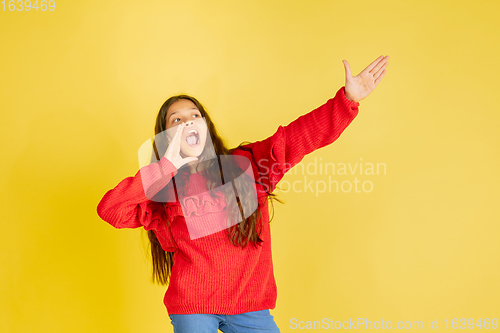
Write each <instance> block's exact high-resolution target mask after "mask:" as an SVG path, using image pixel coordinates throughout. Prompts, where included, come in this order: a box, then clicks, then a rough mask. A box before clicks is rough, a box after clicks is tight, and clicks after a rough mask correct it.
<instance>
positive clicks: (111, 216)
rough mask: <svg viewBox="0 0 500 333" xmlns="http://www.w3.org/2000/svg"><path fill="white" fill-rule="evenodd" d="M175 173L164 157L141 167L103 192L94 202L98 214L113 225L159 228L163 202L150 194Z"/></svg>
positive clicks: (174, 169) (117, 226)
mask: <svg viewBox="0 0 500 333" xmlns="http://www.w3.org/2000/svg"><path fill="white" fill-rule="evenodd" d="M175 174H177V169H176V168H175V166H174V165H173V164H172V163H171V162H170V161H169V160H168V159H167V158H166V157H162V158H161V159H160V161H159V162H158V163H151V164H149V165H147V166H145V167H142V168H141V169H140V170H139V171H137V173H136V175H135V176H134V177H127V178H125V179H123V180H122V181H121V182H120V183H119V184H118V185H117V186H116V187H115V188H113V189H111V190H109V191H108V192H107V193H106V194H105V195H104V197H103V198H102V199H101V201H100V202H99V204H98V206H97V214H98V215H99V217H100V218H101V219H103V220H104V221H106V222H108V223H109V224H111V225H112V226H114V227H115V228H139V227H141V226H143V227H144V229H145V230H151V229H158V225H159V223H160V222H161V220H162V218H163V216H164V214H163V204H162V203H160V202H154V201H151V200H150V199H149V198H152V197H153V196H154V195H155V194H156V193H157V192H159V191H160V190H161V189H162V188H163V187H165V186H166V185H167V184H168V183H169V182H170V180H171V179H172V177H174V176H175ZM146 194H147V195H146Z"/></svg>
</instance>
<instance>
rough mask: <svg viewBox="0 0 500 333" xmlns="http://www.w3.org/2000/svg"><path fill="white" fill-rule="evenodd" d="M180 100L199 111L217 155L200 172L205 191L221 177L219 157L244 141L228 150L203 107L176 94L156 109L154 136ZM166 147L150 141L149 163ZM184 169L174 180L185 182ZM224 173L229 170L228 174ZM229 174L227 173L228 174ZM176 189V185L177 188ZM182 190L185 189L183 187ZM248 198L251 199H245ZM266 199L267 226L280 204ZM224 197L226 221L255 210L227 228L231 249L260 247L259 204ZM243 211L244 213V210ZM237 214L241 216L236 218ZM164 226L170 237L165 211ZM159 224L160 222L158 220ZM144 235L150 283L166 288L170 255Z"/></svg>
mask: <svg viewBox="0 0 500 333" xmlns="http://www.w3.org/2000/svg"><path fill="white" fill-rule="evenodd" d="M180 99H187V100H190V101H191V102H193V103H194V104H195V105H196V107H197V108H198V110H199V111H200V113H201V115H202V117H204V118H205V121H206V124H207V127H208V133H209V134H210V138H211V140H212V144H213V146H214V149H215V154H216V155H217V157H218V158H217V159H211V160H210V161H206V162H204V163H205V165H206V167H205V168H204V169H203V174H204V175H205V176H206V178H207V179H208V187H209V189H210V188H211V187H213V186H215V183H216V180H217V179H218V178H220V175H221V174H222V169H221V163H220V157H221V156H223V155H231V153H232V152H233V151H234V150H236V149H239V148H240V147H242V146H243V145H245V144H246V143H247V142H243V143H241V144H240V145H239V146H238V147H236V148H233V149H229V148H228V147H227V146H226V143H225V142H224V140H223V139H222V137H221V136H220V135H219V133H218V131H217V129H216V128H215V125H214V123H213V122H212V119H211V118H210V116H209V114H208V113H207V111H206V110H205V108H204V107H203V105H202V104H201V103H200V102H199V101H198V100H197V99H196V98H194V97H192V96H189V95H186V94H180V95H175V96H172V97H170V98H169V99H167V100H166V101H165V103H163V105H162V106H161V108H160V111H159V112H158V115H157V117H156V124H155V135H157V134H160V133H162V132H164V131H166V129H167V121H166V116H167V112H168V109H169V107H170V106H171V105H172V104H173V103H175V102H177V101H178V100H180ZM155 138H161V136H156V137H155ZM167 146H168V145H166V144H165V143H164V142H163V143H162V144H157V143H156V142H153V148H154V151H153V156H151V160H152V161H158V160H159V159H160V157H161V156H163V155H164V154H165V152H166V148H167ZM205 151H206V150H204V152H203V153H202V154H201V156H200V157H199V161H204V153H205ZM187 169H188V168H182V167H181V168H180V169H179V170H178V174H177V175H176V180H177V181H179V180H181V181H182V180H184V181H185V180H186V179H187V178H188V176H189V173H190V172H189V171H188V170H187ZM228 170H230V171H229V172H228ZM239 171H241V169H239V167H238V166H237V165H234V164H233V165H232V167H230V168H229V169H227V168H226V169H225V170H224V175H223V177H224V178H226V179H227V178H230V179H235V178H236V177H237V176H238V174H241V172H239ZM228 173H229V174H228ZM233 183H235V184H233V187H234V186H235V187H236V188H235V190H237V191H238V192H236V193H245V192H246V193H248V192H250V191H252V188H251V187H250V186H249V184H248V183H247V182H233ZM177 188H179V186H177ZM182 188H185V187H184V186H183V187H182ZM249 197H252V196H249ZM267 197H268V200H269V201H270V203H271V207H272V215H271V218H270V220H269V223H270V222H271V220H272V219H273V217H274V206H273V200H276V201H278V202H280V203H283V202H282V201H281V200H280V199H278V198H277V196H276V195H275V194H273V193H267ZM225 198H232V199H229V201H228V202H227V203H226V207H227V210H228V220H229V219H230V218H236V217H237V216H245V215H244V214H243V212H244V211H249V210H248V208H249V205H252V204H254V206H253V207H257V209H256V210H255V211H254V212H253V213H252V214H251V215H250V216H249V217H248V218H246V219H243V221H241V222H240V223H238V224H236V225H233V226H232V227H228V228H227V233H228V238H229V240H230V241H231V243H232V244H233V245H235V246H241V247H242V248H244V247H246V246H247V245H248V244H249V243H251V244H253V245H254V246H257V245H261V243H262V242H263V241H262V239H261V238H260V237H259V236H260V233H261V232H262V212H261V209H260V204H259V203H258V202H257V203H252V202H249V201H248V200H239V198H238V197H234V196H228V195H226V196H225ZM245 208H247V210H245ZM240 214H241V215H240ZM165 216H166V219H165V221H164V222H165V223H166V225H167V228H168V229H167V232H169V233H170V234H171V231H170V224H171V222H172V221H171V220H170V217H169V216H167V213H166V210H165ZM162 222H163V221H162ZM147 236H148V239H149V245H150V246H149V247H150V252H151V259H152V264H153V271H152V280H153V282H157V283H158V284H160V285H167V284H168V282H169V278H170V274H171V272H172V266H173V252H165V250H164V249H163V248H162V246H161V244H160V242H159V240H158V238H157V237H156V234H155V232H154V231H153V230H148V231H147Z"/></svg>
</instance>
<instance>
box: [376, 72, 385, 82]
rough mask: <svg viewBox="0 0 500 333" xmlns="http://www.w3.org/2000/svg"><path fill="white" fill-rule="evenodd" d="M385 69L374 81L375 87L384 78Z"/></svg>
mask: <svg viewBox="0 0 500 333" xmlns="http://www.w3.org/2000/svg"><path fill="white" fill-rule="evenodd" d="M385 73H386V71H385V69H384V70H383V71H382V74H380V76H379V77H378V78H377V79H376V80H375V85H377V84H379V82H380V81H381V80H382V79H383V78H384V76H385Z"/></svg>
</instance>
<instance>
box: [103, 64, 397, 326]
mask: <svg viewBox="0 0 500 333" xmlns="http://www.w3.org/2000/svg"><path fill="white" fill-rule="evenodd" d="M388 59H389V57H388V56H386V57H382V56H380V57H379V58H377V59H376V60H375V61H373V62H372V63H371V64H370V65H369V66H368V67H366V68H365V69H364V70H363V71H362V72H361V73H360V74H359V75H357V76H355V77H353V76H352V75H351V70H350V66H349V63H348V62H347V61H343V63H344V67H345V72H346V84H345V86H344V87H341V88H340V89H339V90H338V91H337V93H336V95H335V97H334V98H332V99H329V100H328V101H327V102H326V103H325V104H324V105H322V106H320V107H318V108H317V109H315V110H313V111H311V112H309V113H307V114H305V115H303V116H301V117H299V118H298V119H296V120H295V121H293V122H291V123H290V124H289V125H287V126H284V127H283V126H279V127H278V130H277V131H276V133H275V134H273V135H272V136H270V137H269V138H267V139H265V140H263V141H258V142H254V143H247V144H240V145H239V146H238V147H236V148H234V149H228V148H227V147H226V146H225V144H224V142H223V141H222V139H221V138H220V136H219V134H218V133H217V130H216V128H215V126H214V124H213V122H212V120H211V119H210V116H209V115H208V113H207V112H206V110H205V108H204V107H203V106H202V104H201V103H200V102H198V100H196V99H195V98H194V97H191V96H188V95H177V96H173V97H171V98H169V99H168V100H167V101H166V102H165V103H164V104H163V105H162V107H161V108H160V111H159V113H158V116H157V119H156V125H155V134H156V136H155V140H154V143H153V148H154V151H153V154H152V157H151V159H152V162H156V163H151V164H149V165H147V166H144V167H141V168H140V170H139V171H138V172H137V173H136V175H135V176H134V177H127V178H125V179H124V180H122V181H121V182H120V183H119V184H118V185H117V186H116V187H115V188H113V189H111V190H109V191H108V192H107V193H106V194H105V195H104V197H103V198H102V200H101V201H100V203H99V205H98V207H97V213H98V214H99V216H100V217H101V218H102V219H103V220H104V221H106V222H108V223H110V224H111V225H113V226H114V227H116V228H138V227H143V228H144V229H145V230H147V233H148V238H149V240H150V243H151V255H152V262H153V282H155V281H156V282H158V283H160V284H163V285H168V288H167V291H166V293H165V298H164V303H165V306H166V309H167V312H168V315H169V317H170V319H171V323H172V325H173V327H174V331H175V332H176V333H184V332H197V333H202V332H211V333H216V332H217V331H218V329H220V330H221V331H222V332H225V333H226V332H279V329H278V327H277V325H276V323H275V322H274V318H273V316H272V315H271V314H270V312H269V309H274V308H275V305H276V298H277V287H276V282H275V279H274V273H273V263H272V256H271V237H270V226H269V222H270V219H269V210H268V202H271V205H272V201H273V199H276V198H275V195H274V194H273V191H274V189H275V188H276V185H277V183H278V182H279V181H280V179H281V178H282V177H283V176H284V174H285V173H286V172H287V171H288V170H289V169H290V168H292V167H293V166H294V165H296V164H297V163H299V162H300V161H301V160H302V159H303V157H304V156H305V155H306V154H309V153H311V152H313V151H314V150H316V149H319V148H321V147H324V146H327V145H329V144H331V143H332V142H334V141H335V140H336V139H337V138H338V137H339V136H340V134H341V133H342V132H343V131H344V130H345V128H346V127H347V126H348V125H349V124H350V123H351V122H352V120H353V119H354V118H355V117H356V116H357V114H358V106H359V101H361V100H362V99H364V98H366V97H367V96H368V95H369V94H370V93H371V92H372V91H373V90H374V89H375V87H376V86H377V85H378V84H379V83H380V81H381V80H382V78H383V77H384V76H385V73H386V69H385V68H386V66H387V65H388ZM276 200H277V199H276ZM278 201H279V200H278Z"/></svg>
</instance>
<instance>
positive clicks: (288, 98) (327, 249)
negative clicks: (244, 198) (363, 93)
mask: <svg viewBox="0 0 500 333" xmlns="http://www.w3.org/2000/svg"><path fill="white" fill-rule="evenodd" d="M499 12H500V2H498V1H495V0H491V1H484V0H483V1H476V2H464V1H384V2H374V1H261V0H259V1H246V2H238V1H150V2H140V1H129V0H122V1H80V2H76V1H73V2H70V1H60V0H56V10H55V11H53V12H48V11H47V12H41V11H38V12H35V11H33V10H31V11H30V12H10V11H9V10H8V8H7V10H6V11H3V10H2V11H1V12H0V28H1V29H0V31H1V32H0V36H1V49H2V51H1V61H0V75H1V77H2V79H1V80H0V87H1V89H0V100H1V105H2V121H1V125H0V126H1V131H0V137H1V140H2V141H1V142H2V144H1V147H2V153H1V155H2V163H1V174H2V177H1V179H0V183H1V198H0V201H1V203H2V221H3V223H2V230H1V233H0V253H1V261H0V265H1V274H0V323H1V324H0V330H1V331H2V332H12V333H13V332H51V333H55V332H106V333H109V332H130V333H132V332H172V331H173V330H172V326H171V324H170V320H169V318H168V316H167V313H166V309H165V308H164V305H163V295H164V291H165V287H162V286H157V285H153V284H152V283H151V282H150V280H149V277H150V263H149V261H148V259H147V252H146V241H145V234H144V232H143V231H140V230H139V229H138V230H130V229H127V230H117V229H114V228H113V227H111V226H110V225H108V224H107V223H106V222H104V221H102V220H101V219H100V218H99V217H98V216H97V214H96V206H97V204H98V202H99V201H100V199H101V198H102V196H103V195H104V194H105V192H106V191H107V190H109V189H111V188H113V187H114V186H116V185H117V184H118V182H119V181H120V180H122V179H124V178H125V177H128V176H132V175H134V174H135V173H136V171H137V169H138V160H137V151H138V149H139V147H140V145H141V144H142V143H143V142H144V141H146V140H147V139H148V138H150V137H152V135H153V126H154V120H155V117H156V114H157V112H158V109H159V107H160V106H161V104H162V103H163V102H164V101H165V100H166V99H167V98H168V97H170V96H171V95H173V94H177V93H188V94H191V95H194V96H195V97H197V98H198V99H199V100H200V101H201V102H202V103H203V104H204V105H205V106H206V108H207V109H208V111H209V112H210V114H211V115H212V117H213V118H214V121H215V123H216V125H217V126H218V128H219V130H220V131H221V133H222V134H223V136H224V137H225V138H226V139H227V141H228V143H229V144H230V145H231V146H235V145H237V144H239V143H240V142H242V141H245V140H248V141H256V140H262V139H264V138H266V137H268V136H270V135H271V134H273V133H274V132H275V131H276V129H277V128H278V126H279V125H286V124H288V123H289V122H291V121H293V120H294V119H296V118H297V117H299V116H300V115H301V114H304V113H307V112H309V111H311V110H312V109H314V108H316V107H318V106H320V105H322V104H323V103H325V102H326V101H327V100H328V99H329V98H332V97H333V96H334V95H335V93H336V92H337V90H338V89H339V88H340V87H342V86H343V85H344V84H345V81H344V80H345V73H344V68H343V64H342V59H346V60H348V61H349V63H350V65H351V68H352V71H353V74H354V75H357V74H358V73H359V72H360V71H361V70H363V69H364V68H365V67H366V66H367V65H368V64H370V63H371V62H372V61H373V60H374V59H376V58H377V57H378V56H380V55H389V56H390V60H389V62H390V65H389V66H388V68H387V75H386V76H385V78H384V79H383V80H382V82H381V84H380V85H379V86H378V87H377V88H376V89H375V91H374V92H373V93H372V94H371V95H370V96H368V98H367V99H365V100H362V101H361V103H360V109H359V110H360V112H359V115H358V117H357V118H356V119H355V120H354V121H353V123H352V124H351V125H350V127H349V128H347V130H346V131H345V132H344V133H343V134H342V135H341V137H340V138H339V139H338V141H336V142H335V143H334V144H332V145H331V146H328V147H325V148H322V149H320V150H318V151H315V152H314V153H312V154H310V155H308V156H307V157H306V158H305V159H304V160H303V163H304V164H305V165H307V163H311V162H314V160H315V158H316V160H317V161H318V162H319V161H320V158H321V159H322V162H323V163H326V162H328V163H335V164H338V163H346V164H347V163H351V165H352V166H354V165H355V163H359V162H360V161H362V162H363V163H365V162H366V163H385V165H386V167H387V172H386V174H379V175H359V174H358V175H357V176H356V175H343V176H342V175H341V176H333V177H334V178H335V179H337V180H348V181H353V180H354V177H358V180H361V181H370V182H372V183H373V191H371V192H370V193H355V192H354V191H351V192H348V193H344V192H333V191H332V192H330V193H327V192H325V193H322V194H319V195H317V196H316V194H315V193H313V192H303V191H302V192H301V193H295V192H293V191H288V192H286V193H285V191H281V192H279V191H278V192H276V193H277V194H279V195H280V197H281V198H282V199H283V200H285V201H286V204H285V205H279V204H278V205H277V206H276V217H275V219H274V220H273V222H272V224H271V225H272V233H273V260H274V265H275V266H274V270H275V276H276V280H277V285H278V301H277V307H276V308H275V309H274V310H272V311H271V313H272V314H273V315H274V317H275V320H276V322H277V324H278V326H279V327H280V329H281V331H282V332H291V331H297V330H292V329H291V328H290V325H291V324H290V320H291V318H297V320H301V321H313V320H318V321H319V320H322V318H333V319H334V320H341V321H345V320H349V318H352V319H355V318H358V317H360V318H367V319H369V320H372V321H376V320H379V321H380V320H381V319H384V320H385V321H387V320H390V321H391V322H392V324H393V327H394V326H395V325H396V323H397V321H399V320H402V321H413V320H421V321H423V323H424V328H425V329H427V327H428V320H429V318H431V319H432V320H436V318H439V328H440V329H441V330H444V325H445V323H444V319H446V318H449V321H450V323H451V319H452V318H474V319H476V320H477V319H479V318H486V317H489V318H494V317H496V318H500V302H499V299H500V287H499V285H498V281H499V280H500V268H499V259H500V256H499V254H500V242H499V234H500V233H499V232H500V228H499V225H498V222H499V213H498V209H497V207H498V206H497V204H498V198H499V196H498V189H499V185H500V179H499V176H498V170H499V168H500V159H499V149H498V147H499V144H500V136H499V134H498V131H497V130H498V128H499V127H500V116H499V114H498V111H499V108H498V104H499V97H498V88H499V84H498V82H499V81H498V77H499V75H500V71H499V68H500V66H499V63H498V61H499V59H500V54H499V46H498V45H499V38H498V36H499V33H500V24H499V20H498V17H497V15H498V13H499ZM299 171H300V170H299ZM304 176H307V177H308V178H307V179H308V180H309V179H310V180H316V181H326V180H327V179H328V176H327V175H324V174H323V175H309V174H301V173H300V172H299V173H296V174H292V173H290V174H289V175H287V176H286V177H285V179H286V180H287V181H289V182H290V183H291V182H294V181H302V180H303V179H304ZM298 187H299V186H298V185H297V188H298ZM450 329H451V327H450ZM483 329H484V328H483ZM499 329H500V328H499ZM477 330H478V329H474V330H467V331H477Z"/></svg>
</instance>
